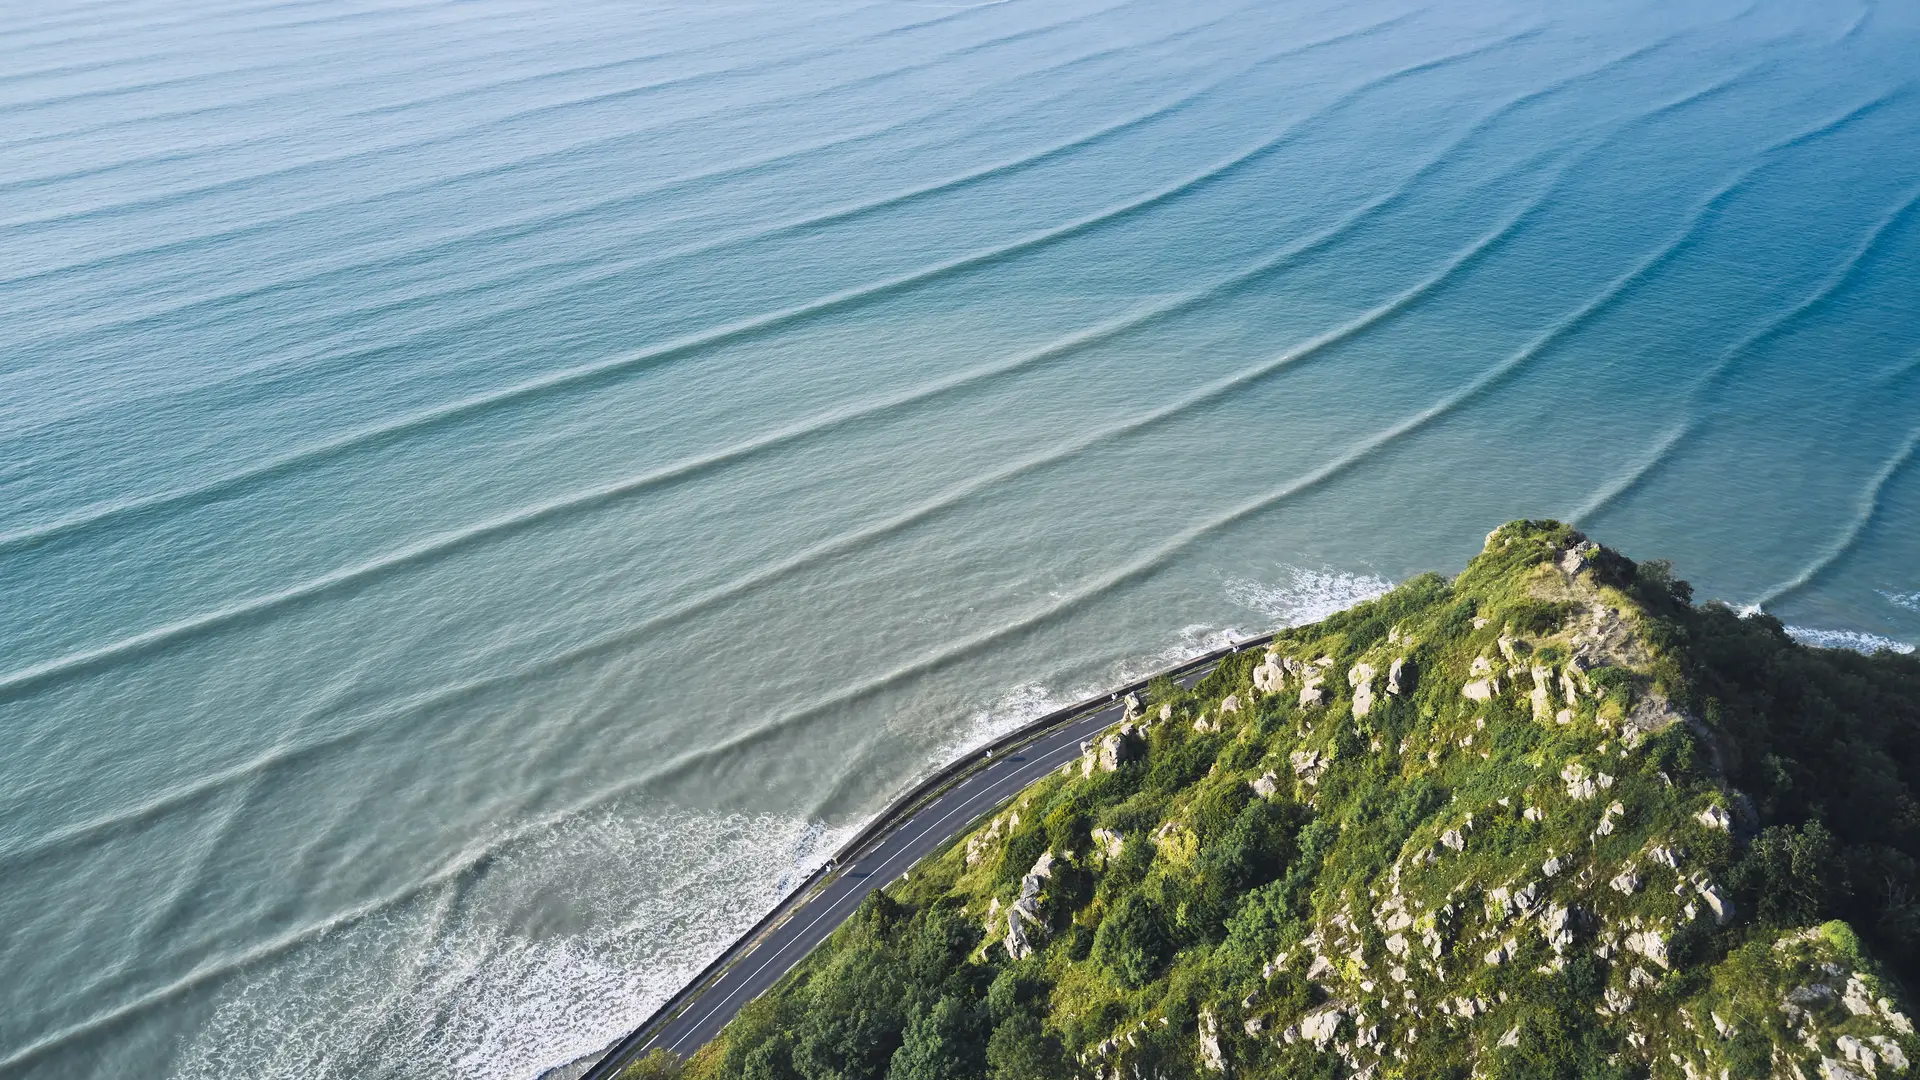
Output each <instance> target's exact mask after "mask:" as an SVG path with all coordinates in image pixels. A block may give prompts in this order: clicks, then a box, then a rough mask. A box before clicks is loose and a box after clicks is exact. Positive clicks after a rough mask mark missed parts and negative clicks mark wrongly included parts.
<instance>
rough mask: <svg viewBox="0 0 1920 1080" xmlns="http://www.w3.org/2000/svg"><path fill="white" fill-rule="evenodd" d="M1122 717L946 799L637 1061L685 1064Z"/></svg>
mask: <svg viewBox="0 0 1920 1080" xmlns="http://www.w3.org/2000/svg"><path fill="white" fill-rule="evenodd" d="M1212 667H1213V666H1212V665H1211V664H1209V665H1208V666H1207V667H1204V668H1201V669H1199V670H1196V671H1192V672H1188V673H1186V674H1185V675H1183V676H1182V677H1181V679H1180V682H1181V684H1182V685H1185V686H1191V685H1193V684H1194V683H1195V682H1197V681H1199V680H1200V679H1201V678H1202V677H1204V676H1205V675H1206V674H1207V673H1208V672H1209V671H1211V670H1212ZM1121 716H1122V710H1121V706H1120V705H1119V704H1114V705H1110V706H1108V707H1106V708H1104V709H1101V710H1099V711H1097V712H1094V713H1090V714H1088V715H1086V716H1084V717H1080V718H1077V719H1075V720H1072V721H1070V722H1068V723H1067V724H1065V725H1063V726H1061V727H1059V728H1056V729H1054V730H1053V731H1050V732H1047V733H1046V734H1044V735H1041V736H1040V737H1038V738H1036V739H1034V740H1033V741H1032V742H1029V743H1026V744H1024V745H1022V746H1020V747H1018V748H1016V749H1014V750H1012V751H1009V752H1007V753H1006V754H1004V755H1003V756H1002V757H1001V758H1000V759H999V760H997V761H994V762H992V763H991V764H989V765H987V766H986V767H984V768H981V769H979V770H976V771H975V772H973V773H972V774H970V775H968V776H967V777H966V778H965V779H963V780H961V781H960V782H958V783H956V784H955V785H954V786H952V787H950V788H948V789H947V790H945V791H943V792H941V793H940V794H939V795H938V796H936V797H935V798H934V799H933V800H932V801H930V802H928V803H927V804H926V805H924V806H922V807H920V808H919V809H918V810H916V811H915V812H914V813H913V815H912V816H911V817H909V818H907V819H906V820H904V821H902V822H901V823H900V824H899V825H898V826H897V827H895V828H894V829H893V830H892V831H890V832H888V833H886V834H885V835H883V836H882V837H881V838H880V839H879V841H878V842H877V843H875V844H873V845H872V846H871V847H869V848H867V849H866V850H865V851H863V852H862V853H861V854H860V855H859V856H858V857H857V858H855V859H854V860H853V861H852V862H851V863H849V864H848V865H846V866H845V867H843V868H842V869H841V870H840V871H839V873H838V874H837V875H836V876H834V877H833V878H832V879H831V880H830V881H828V882H827V884H826V885H825V886H824V887H822V888H821V889H820V890H819V891H818V892H816V893H815V894H814V895H813V896H812V897H810V898H808V900H807V901H806V902H805V903H803V904H801V905H800V906H799V907H798V908H796V909H795V910H794V912H793V914H792V915H791V916H790V917H789V918H788V919H787V920H786V921H785V922H783V923H781V924H780V925H779V926H777V927H775V928H774V929H773V930H771V931H769V932H768V933H767V935H766V937H765V938H764V939H762V940H761V941H760V942H759V944H758V945H756V946H755V947H754V948H753V949H752V950H751V951H750V952H748V953H746V954H745V955H744V956H742V957H740V959H738V960H737V961H735V962H734V964H733V965H732V966H731V967H729V968H727V969H726V970H725V971H724V972H722V973H721V974H720V975H719V976H718V977H717V978H715V979H714V980H713V981H712V982H711V983H710V984H708V986H707V987H706V988H705V990H704V991H703V992H701V993H700V995H699V997H697V998H695V999H694V1000H693V1001H692V1002H691V1003H690V1004H689V1005H688V1006H687V1007H686V1008H685V1009H684V1010H682V1011H681V1012H680V1014H679V1015H678V1016H675V1017H674V1018H673V1019H672V1020H670V1021H668V1022H667V1023H666V1024H664V1025H662V1026H661V1028H660V1029H659V1030H658V1031H656V1032H655V1033H654V1034H653V1036H652V1038H650V1039H648V1040H647V1041H646V1042H645V1043H643V1044H642V1045H641V1046H640V1048H639V1049H638V1051H637V1052H636V1053H635V1054H633V1055H632V1056H633V1057H638V1056H640V1055H642V1054H645V1053H648V1052H650V1051H652V1050H654V1049H656V1048H660V1047H664V1048H666V1049H668V1050H671V1051H673V1052H674V1053H676V1054H679V1055H681V1056H683V1057H684V1056H687V1055H690V1054H692V1053H693V1052H694V1051H695V1050H698V1049H699V1048H700V1047H701V1046H703V1045H705V1044H706V1043H707V1042H708V1041H710V1040H711V1039H712V1038H713V1037H714V1036H716V1035H718V1034H719V1033H720V1029H721V1028H723V1027H725V1026H726V1024H727V1021H729V1020H731V1019H733V1017H734V1015H735V1014H736V1013H738V1012H739V1011H740V1008H741V1006H743V1005H745V1004H746V1003H747V1002H749V1001H752V1000H753V999H754V998H756V997H758V996H760V995H761V994H763V993H765V992H766V991H767V990H768V989H769V988H770V987H772V986H773V984H774V983H776V982H779V981H780V978H781V976H783V975H785V974H786V973H787V972H789V971H791V970H793V967H794V965H795V964H798V963H799V962H800V961H801V959H802V958H804V957H805V956H806V955H807V954H808V953H809V952H811V951H812V950H813V949H814V947H815V946H817V945H819V944H820V943H821V942H822V941H825V940H826V938H827V936H828V935H829V934H831V933H833V931H834V930H835V929H837V928H838V927H839V926H840V924H841V923H843V922H845V921H846V920H847V918H848V916H850V915H852V914H853V912H854V910H855V909H856V908H858V907H859V906H860V902H861V901H862V900H864V899H866V896H867V894H868V893H870V892H872V891H873V890H875V889H877V888H880V887H881V886H882V885H885V884H887V883H888V882H891V881H894V880H896V879H898V878H899V877H900V876H901V875H902V874H904V873H906V872H907V871H908V870H909V869H910V868H911V867H912V866H913V865H914V863H916V862H918V861H919V860H920V859H922V858H923V857H925V856H927V855H929V854H931V853H932V852H934V851H935V850H937V849H938V848H940V846H941V845H943V844H945V843H946V842H947V841H949V840H950V839H952V838H953V837H954V836H956V835H958V834H960V833H961V832H962V831H963V830H965V829H966V827H967V826H968V825H970V824H972V823H973V822H974V821H976V820H978V819H979V818H980V817H981V816H982V815H984V814H986V813H988V812H989V811H992V810H993V809H994V808H996V807H998V806H999V805H1000V804H1002V803H1004V802H1006V801H1007V800H1008V799H1011V798H1012V797H1013V796H1014V795H1016V794H1018V793H1019V792H1020V791H1021V790H1022V789H1024V788H1025V787H1027V786H1028V785H1029V784H1032V783H1033V782H1034V781H1036V780H1038V779H1040V778H1041V777H1043V776H1045V775H1046V774H1047V773H1050V772H1053V771H1055V770H1057V769H1059V768H1060V767H1061V766H1062V765H1064V764H1066V763H1067V762H1069V761H1073V760H1076V759H1078V758H1079V757H1080V754H1081V749H1080V744H1081V742H1082V741H1083V740H1086V739H1090V738H1092V737H1093V736H1095V735H1097V734H1098V733H1099V732H1100V731H1101V730H1103V729H1105V728H1106V727H1108V726H1110V725H1112V724H1115V723H1118V722H1119V721H1120V719H1121ZM623 1056H624V1055H623ZM629 1060H631V1059H630V1058H629ZM608 1064H611V1062H609V1063H608ZM598 1071H599V1070H597V1069H596V1070H593V1071H591V1072H590V1073H589V1074H588V1075H589V1076H592V1075H594V1074H595V1073H597V1072H598Z"/></svg>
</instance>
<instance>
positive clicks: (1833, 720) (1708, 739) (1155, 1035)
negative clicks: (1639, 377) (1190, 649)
mask: <svg viewBox="0 0 1920 1080" xmlns="http://www.w3.org/2000/svg"><path fill="white" fill-rule="evenodd" d="M1131 704H1132V703H1130V705H1131ZM1128 714H1129V715H1128V719H1127V720H1126V722H1125V723H1124V724H1123V725H1121V726H1119V727H1117V728H1115V729H1114V730H1113V731H1111V732H1110V733H1109V734H1108V735H1106V736H1105V737H1103V738H1101V739H1098V740H1095V741H1093V742H1092V743H1090V744H1089V745H1088V747H1087V753H1086V756H1085V758H1084V760H1082V761H1080V762H1076V763H1074V764H1071V765H1069V766H1067V767H1066V768H1064V769H1062V770H1061V771H1060V773H1059V774H1058V775H1056V776H1053V777H1051V778H1050V779H1048V780H1047V781H1045V782H1042V783H1040V784H1038V785H1036V786H1034V787H1032V788H1030V789H1028V790H1027V791H1026V792H1024V793H1023V794H1022V795H1020V796H1019V797H1018V798H1017V799H1015V800H1014V801H1013V802H1012V803H1011V804H1009V805H1008V806H1006V807H1004V808H1003V809H1002V811H1001V812H999V813H997V814H995V815H993V816H991V817H990V818H988V819H987V820H984V821H982V822H980V823H979V824H978V826H977V827H976V828H974V829H972V830H970V831H969V832H968V833H967V834H966V835H963V836H962V837H960V838H959V839H957V840H956V842H955V843H953V844H952V845H950V846H949V847H948V848H947V849H946V850H945V851H943V852H942V853H940V854H939V855H936V856H934V857H933V858H930V859H929V860H927V862H926V863H925V864H924V865H922V866H921V867H918V868H916V869H915V871H914V872H913V874H912V875H911V878H910V879H909V880H908V881H905V882H902V883H898V884H896V885H894V886H891V887H890V888H889V889H888V890H887V891H886V893H885V894H882V895H877V896H876V897H875V898H874V899H872V900H871V901H870V902H869V903H868V904H867V905H866V907H864V908H863V909H862V911H861V913H860V914H859V915H858V916H857V917H856V918H855V919H854V920H852V921H851V922H850V923H849V925H848V926H847V927H845V928H843V929H842V931H840V933H839V934H837V935H836V936H835V938H834V939H833V940H832V941H831V942H829V943H828V945H826V946H824V947H823V948H822V949H821V950H820V951H819V952H818V953H817V954H816V955H815V956H813V957H811V958H809V960H808V961H807V962H806V963H805V964H803V965H802V966H801V967H800V968H799V969H797V970H796V971H795V973H794V974H793V975H792V976H790V977H789V978H788V980H787V981H786V982H785V983H783V984H782V985H781V987H780V988H779V989H778V990H776V991H775V992H773V993H772V994H769V995H768V996H767V997H766V998H763V999H762V1000H761V1001H758V1002H756V1003H754V1005H753V1006H751V1007H750V1008H749V1009H748V1010H746V1011H745V1012H744V1013H743V1014H742V1015H741V1017H740V1018H739V1019H738V1020H736V1021H735V1023H734V1024H733V1025H732V1026H731V1027H730V1028H729V1029H728V1030H727V1032H726V1034H725V1035H724V1036H723V1037H722V1038H721V1039H720V1040H719V1041H718V1042H716V1043H715V1044H714V1045H712V1046H710V1047H708V1048H707V1049H706V1050H704V1051H702V1052H701V1054H699V1055H697V1056H696V1058H695V1059H694V1061H693V1062H692V1063H691V1065H690V1068H691V1069H692V1071H694V1072H695V1073H698V1074H700V1075H703V1076H704V1075H716V1076H725V1077H736V1076H738V1077H754V1078H762V1077H764V1078H774V1077H804V1078H807V1080H826V1078H828V1077H831V1078H834V1080H856V1078H858V1080H879V1078H881V1077H888V1078H891V1080H920V1078H925V1080H933V1078H936V1077H939V1078H963V1077H991V1078H993V1080H1029V1078H1039V1077H1063V1076H1084V1077H1100V1078H1114V1080H1121V1078H1126V1080H1133V1078H1146V1077H1188V1076H1192V1077H1208V1076H1223V1077H1224V1076H1241V1075H1245V1076H1276V1077H1278V1076H1286V1077H1294V1076H1328V1077H1346V1076H1358V1077H1381V1078H1385V1077H1420V1078H1429V1077H1448V1076H1452V1077H1462V1078H1464V1077H1469V1076H1471V1077H1498V1076H1515V1077H1519V1076H1528V1077H1532V1076H1539V1077H1548V1076H1553V1077H1585V1076H1619V1077H1630V1076H1659V1077H1686V1078H1688V1080H1699V1078H1707V1077H1713V1078H1721V1080H1733V1078H1756V1077H1781V1078H1788V1077H1802V1078H1809V1080H1811V1078H1816V1077H1824V1078H1826V1080H1848V1078H1852V1077H1858V1078H1873V1080H1886V1078H1890V1077H1898V1076H1904V1075H1907V1073H1908V1071H1909V1067H1910V1062H1911V1061H1914V1060H1920V1040H1916V1038H1915V1034H1914V1030H1913V1027H1912V1023H1911V1022H1910V1020H1909V1019H1908V1015H1907V1013H1906V1012H1905V1011H1904V1009H1905V1008H1906V1007H1905V1006H1904V1005H1903V1004H1902V1001H1903V1000H1904V999H1903V996H1902V993H1901V991H1900V989H1899V986H1900V980H1901V977H1902V976H1906V975H1911V974H1912V973H1913V972H1914V970H1915V967H1914V963H1915V957H1916V944H1920V910H1917V909H1916V907H1915V905H1914V889H1913V886H1914V884H1915V882H1914V878H1915V863H1914V858H1913V856H1914V855H1915V854H1916V853H1920V812H1916V809H1915V806H1916V803H1915V800H1914V798H1913V793H1912V791H1911V787H1910V785H1911V784H1912V783H1913V781H1914V778H1915V777H1916V776H1920V662H1916V661H1915V660H1913V659H1912V658H1905V657H1897V656H1892V655H1888V654H1882V655H1880V656H1875V657H1862V656H1855V655H1852V654H1836V653H1826V652H1822V651H1820V650H1809V649H1806V648H1804V647H1801V646H1799V645H1796V644H1794V643H1793V642H1791V641H1790V640H1788V639H1787V638H1786V636H1785V635H1784V634H1783V633H1782V632H1781V631H1780V628H1779V626H1778V624H1776V623H1773V622H1772V621H1771V620H1770V619H1767V618H1765V617H1764V616H1762V617H1758V618H1742V617H1741V616H1740V615H1738V614H1736V613H1734V612H1731V611H1728V610H1726V609H1724V608H1714V607H1700V608H1696V607H1694V606H1693V605H1692V604H1691V603H1690V596H1689V590H1688V588H1687V586H1686V584H1685V583H1684V582H1680V581H1676V580H1674V579H1673V578H1672V577H1671V574H1670V572H1669V570H1668V568H1666V567H1665V566H1664V565H1663V564H1659V563H1649V564H1644V565H1640V564H1635V563H1633V562H1632V561H1630V560H1628V559H1627V558H1625V557H1624V556H1622V555H1619V554H1617V553H1615V552H1613V551H1610V550H1608V549H1606V548H1602V547H1599V546H1597V545H1595V544H1593V543H1591V542H1590V541H1588V540H1587V539H1586V538H1585V537H1583V536H1581V535H1580V534H1578V533H1576V532H1574V531H1573V530H1571V529H1568V528H1566V527H1564V526H1561V525H1558V524H1555V523H1551V522H1516V523H1513V524H1510V525H1507V526H1504V527H1502V528H1500V529H1498V530H1495V531H1494V532H1493V533H1492V534H1491V535H1489V536H1488V538H1487V541H1486V547H1485V550H1484V551H1483V553H1482V554H1481V555H1480V556H1479V557H1478V558H1476V559H1475V560H1474V561H1473V562H1472V563H1471V564H1470V565H1469V566H1468V567H1467V568H1466V570H1465V571H1464V572H1463V573H1461V574H1460V575H1459V576H1458V577H1457V578H1455V579H1453V580H1451V581H1449V580H1446V579H1443V578H1441V577H1439V576H1437V575H1426V576H1423V577H1420V578H1416V579H1414V580H1412V581H1410V582H1408V583H1406V584H1405V585H1403V586H1402V587H1400V588H1399V589H1397V590H1395V591H1394V592H1392V593H1390V594H1388V595H1387V596H1385V597H1383V598H1381V599H1379V600H1377V601H1375V602H1372V603H1369V604H1365V605H1362V606H1361V607H1359V608H1356V609H1354V610H1351V611H1348V612H1344V613H1342V614H1340V615H1337V616H1335V617H1333V618H1331V619H1328V620H1326V621H1324V622H1322V623H1319V624H1316V625H1313V626H1307V627H1302V628H1299V629H1296V630H1292V631H1289V632H1287V633H1285V634H1283V635H1282V636H1281V637H1280V638H1279V639H1277V640H1276V641H1275V643H1274V644H1273V646H1272V647H1271V648H1270V649H1268V650H1266V651H1264V652H1258V653H1253V654H1247V655H1242V656H1239V657H1235V658H1233V659H1231V660H1229V661H1228V662H1227V663H1225V664H1223V665H1222V666H1221V667H1220V668H1219V669H1218V670H1217V671H1216V672H1215V673H1214V674H1212V675H1211V676H1209V677H1208V678H1207V679H1206V680H1205V681H1203V682H1202V683H1200V684H1199V685H1198V686H1196V687H1194V688H1193V689H1192V690H1181V689H1179V688H1176V687H1173V686H1171V685H1163V686H1160V687H1157V688H1156V689H1155V692H1153V693H1152V694H1150V695H1149V699H1148V701H1147V702H1146V703H1144V706H1143V707H1141V708H1138V709H1136V708H1133V707H1130V708H1129V710H1128Z"/></svg>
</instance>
